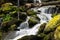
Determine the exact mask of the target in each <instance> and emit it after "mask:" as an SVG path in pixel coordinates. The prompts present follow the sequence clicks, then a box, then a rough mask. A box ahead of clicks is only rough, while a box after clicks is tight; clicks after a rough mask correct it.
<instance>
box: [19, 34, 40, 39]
mask: <svg viewBox="0 0 60 40" xmlns="http://www.w3.org/2000/svg"><path fill="white" fill-rule="evenodd" d="M18 40H41V39H40V37H38V36H34V35H31V36H24V37H22V38H21V39H18Z"/></svg>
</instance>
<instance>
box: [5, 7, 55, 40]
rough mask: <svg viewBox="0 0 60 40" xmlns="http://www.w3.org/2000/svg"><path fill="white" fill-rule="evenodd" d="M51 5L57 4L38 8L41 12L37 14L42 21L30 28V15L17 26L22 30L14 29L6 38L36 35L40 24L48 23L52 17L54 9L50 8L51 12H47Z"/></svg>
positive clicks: (7, 39)
mask: <svg viewBox="0 0 60 40" xmlns="http://www.w3.org/2000/svg"><path fill="white" fill-rule="evenodd" d="M49 7H55V6H44V7H41V8H38V9H37V12H38V11H40V12H39V14H37V16H38V17H39V18H40V19H41V20H40V23H38V24H36V25H35V26H33V27H32V28H29V24H28V20H29V18H30V17H29V16H28V17H27V19H26V21H25V22H22V23H21V24H20V26H19V27H18V28H17V29H20V31H14V32H11V33H9V34H8V35H7V37H6V38H5V39H4V40H17V39H19V38H21V37H23V36H26V35H36V34H37V32H38V29H39V27H40V25H41V24H43V23H47V21H48V20H50V19H51V11H50V10H52V9H50V10H49V12H48V13H46V10H47V11H48V9H49Z"/></svg>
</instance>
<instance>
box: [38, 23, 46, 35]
mask: <svg viewBox="0 0 60 40" xmlns="http://www.w3.org/2000/svg"><path fill="white" fill-rule="evenodd" d="M45 26H46V23H43V24H41V25H40V28H39V30H38V32H37V34H40V33H43V31H44V28H45Z"/></svg>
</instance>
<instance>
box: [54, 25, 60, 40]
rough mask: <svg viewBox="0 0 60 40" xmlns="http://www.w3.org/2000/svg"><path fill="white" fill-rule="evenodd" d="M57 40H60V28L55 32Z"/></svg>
mask: <svg viewBox="0 0 60 40" xmlns="http://www.w3.org/2000/svg"><path fill="white" fill-rule="evenodd" d="M54 38H55V40H60V26H58V27H57V28H56V30H55V32H54Z"/></svg>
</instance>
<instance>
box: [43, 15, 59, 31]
mask: <svg viewBox="0 0 60 40" xmlns="http://www.w3.org/2000/svg"><path fill="white" fill-rule="evenodd" d="M58 25H60V15H56V16H55V17H53V18H52V19H51V20H50V21H49V22H48V23H47V25H46V27H45V29H44V32H50V31H54V30H55V29H56V27H57V26H58Z"/></svg>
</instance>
